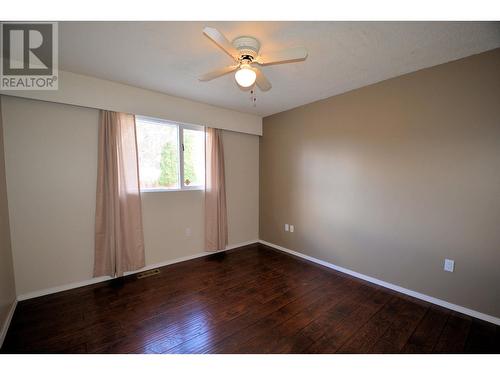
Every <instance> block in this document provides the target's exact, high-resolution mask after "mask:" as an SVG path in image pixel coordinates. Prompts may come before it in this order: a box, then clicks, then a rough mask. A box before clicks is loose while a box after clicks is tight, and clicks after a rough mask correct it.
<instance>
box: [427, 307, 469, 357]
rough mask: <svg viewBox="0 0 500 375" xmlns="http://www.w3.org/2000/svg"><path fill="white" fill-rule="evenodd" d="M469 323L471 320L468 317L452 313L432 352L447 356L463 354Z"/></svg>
mask: <svg viewBox="0 0 500 375" xmlns="http://www.w3.org/2000/svg"><path fill="white" fill-rule="evenodd" d="M471 322H472V319H471V318H470V317H469V316H466V315H463V314H460V313H457V312H452V313H451V314H450V317H449V318H448V321H447V322H446V325H445V326H444V329H443V331H442V332H441V335H440V337H439V340H438V342H437V344H436V346H435V348H434V350H433V352H434V353H448V354H455V353H463V352H464V349H465V344H466V340H467V337H468V335H469V331H470V327H471Z"/></svg>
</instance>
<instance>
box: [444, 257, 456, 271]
mask: <svg viewBox="0 0 500 375" xmlns="http://www.w3.org/2000/svg"><path fill="white" fill-rule="evenodd" d="M444 270H445V271H447V272H453V271H454V270H455V261H454V260H453V259H445V260H444Z"/></svg>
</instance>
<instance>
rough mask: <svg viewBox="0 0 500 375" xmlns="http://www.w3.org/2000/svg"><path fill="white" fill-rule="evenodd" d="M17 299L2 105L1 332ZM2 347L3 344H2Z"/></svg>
mask: <svg viewBox="0 0 500 375" xmlns="http://www.w3.org/2000/svg"><path fill="white" fill-rule="evenodd" d="M15 299H16V287H15V284H14V267H13V263H12V253H11V246H10V229H9V208H8V204H7V186H6V184H5V160H4V145H3V127H2V105H1V103H0V332H1V331H2V328H3V327H4V323H5V322H6V319H7V316H8V314H9V311H10V309H11V307H12V304H13V303H14V301H15ZM0 345H1V342H0Z"/></svg>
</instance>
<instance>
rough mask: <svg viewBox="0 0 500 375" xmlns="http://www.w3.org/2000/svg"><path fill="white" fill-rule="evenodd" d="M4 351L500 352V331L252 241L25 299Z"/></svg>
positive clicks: (18, 307)
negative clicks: (140, 273) (144, 272)
mask: <svg viewBox="0 0 500 375" xmlns="http://www.w3.org/2000/svg"><path fill="white" fill-rule="evenodd" d="M1 352H2V353H464V352H465V353H500V329H499V327H497V326H495V325H493V324H490V323H487V322H484V321H480V320H477V319H474V318H471V317H468V316H465V315H462V314H459V313H456V312H452V311H450V310H447V309H444V308H441V307H439V306H435V305H432V304H429V303H427V302H423V301H420V300H417V299H414V298H411V297H408V296H405V295H402V294H398V293H395V292H393V291H390V290H387V289H384V288H382V287H379V286H376V285H373V284H369V283H366V282H364V281H360V280H358V279H355V278H352V277H349V276H346V275H344V274H341V273H338V272H336V271H333V270H330V269H327V268H323V267H321V266H318V265H315V264H312V263H309V262H306V261H303V260H301V259H298V258H294V257H291V256H289V255H287V254H284V253H281V252H278V251H276V250H273V249H271V248H269V247H266V246H263V245H258V244H255V245H250V246H247V247H244V248H240V249H237V250H232V251H228V252H225V253H218V254H214V255H210V256H207V257H204V258H198V259H195V260H190V261H186V262H183V263H178V264H175V265H171V266H166V267H163V268H161V273H160V274H158V275H155V276H151V277H148V278H144V279H140V280H138V279H136V277H135V276H134V275H132V276H128V277H125V278H121V279H119V280H115V281H110V282H104V283H100V284H94V285H91V286H87V287H82V288H78V289H73V290H70V291H66V292H61V293H57V294H52V295H48V296H44V297H39V298H35V299H31V300H27V301H23V302H20V303H19V304H18V306H17V309H16V312H15V314H14V318H13V320H12V323H11V326H10V329H9V331H8V333H7V337H6V340H5V343H4V345H3V348H2V350H1Z"/></svg>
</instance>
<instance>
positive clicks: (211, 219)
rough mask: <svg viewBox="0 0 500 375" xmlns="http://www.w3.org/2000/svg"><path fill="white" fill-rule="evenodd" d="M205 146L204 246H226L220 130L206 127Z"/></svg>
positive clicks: (212, 247) (224, 195)
mask: <svg viewBox="0 0 500 375" xmlns="http://www.w3.org/2000/svg"><path fill="white" fill-rule="evenodd" d="M205 139H206V146H205V248H206V250H207V251H215V250H223V249H225V248H226V246H227V211H226V181H225V174H224V148H223V147H222V130H219V129H213V128H206V137H205Z"/></svg>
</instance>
